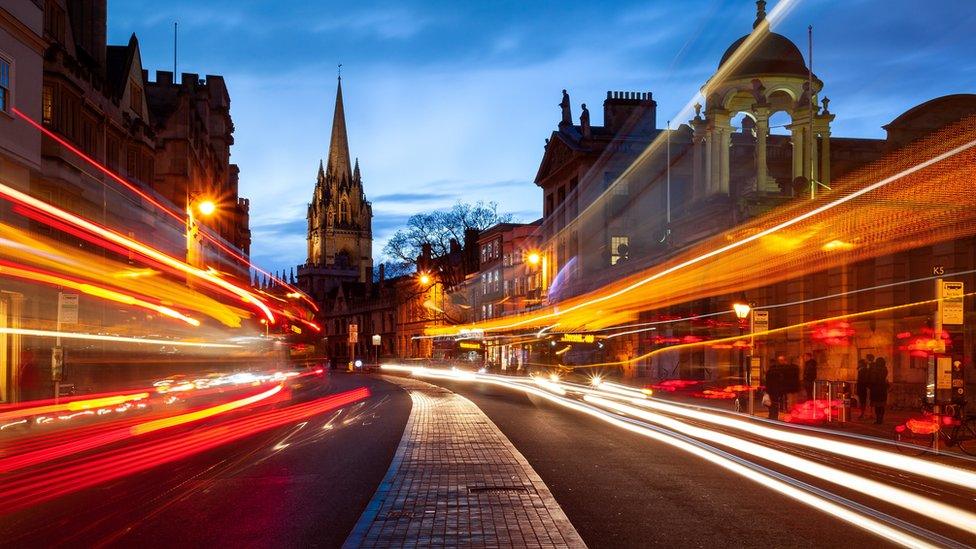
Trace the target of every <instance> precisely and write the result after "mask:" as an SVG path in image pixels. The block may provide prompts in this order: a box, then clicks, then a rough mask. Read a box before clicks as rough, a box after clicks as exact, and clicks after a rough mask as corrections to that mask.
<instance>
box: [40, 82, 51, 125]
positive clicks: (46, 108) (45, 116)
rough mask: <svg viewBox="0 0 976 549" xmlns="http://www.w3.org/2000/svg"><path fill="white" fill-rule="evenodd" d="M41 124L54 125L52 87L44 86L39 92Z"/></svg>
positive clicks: (49, 85)
mask: <svg viewBox="0 0 976 549" xmlns="http://www.w3.org/2000/svg"><path fill="white" fill-rule="evenodd" d="M41 122H43V123H44V124H45V125H47V126H50V125H51V124H53V123H54V86H52V85H51V84H44V88H43V89H42V90H41Z"/></svg>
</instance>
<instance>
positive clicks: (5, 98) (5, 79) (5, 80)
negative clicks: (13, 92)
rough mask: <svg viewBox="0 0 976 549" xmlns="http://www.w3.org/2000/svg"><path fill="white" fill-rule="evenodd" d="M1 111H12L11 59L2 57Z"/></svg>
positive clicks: (0, 73) (0, 61)
mask: <svg viewBox="0 0 976 549" xmlns="http://www.w3.org/2000/svg"><path fill="white" fill-rule="evenodd" d="M0 111H3V112H10V61H7V60H6V59H4V58H3V57H0Z"/></svg>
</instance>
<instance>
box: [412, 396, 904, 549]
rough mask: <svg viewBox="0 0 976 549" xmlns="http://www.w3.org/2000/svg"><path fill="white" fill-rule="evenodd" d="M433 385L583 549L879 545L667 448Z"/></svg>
mask: <svg viewBox="0 0 976 549" xmlns="http://www.w3.org/2000/svg"><path fill="white" fill-rule="evenodd" d="M430 381H431V382H432V383H436V384H437V385H440V386H443V387H445V388H447V389H450V390H451V391H454V392H457V393H458V394H460V395H463V396H465V397H467V398H468V399H470V400H471V401H472V402H474V403H475V404H477V405H478V407H479V408H480V409H481V410H482V411H483V412H484V413H485V415H487V416H488V418H489V419H490V420H491V421H492V422H493V423H494V424H495V425H497V426H498V428H499V429H500V430H501V431H502V433H504V435H505V436H506V437H507V438H508V439H509V440H510V441H511V442H512V444H514V445H515V447H517V448H518V449H519V451H520V452H521V453H522V455H524V456H525V458H526V459H527V460H528V462H529V464H531V466H532V468H533V469H535V471H536V472H538V474H539V476H540V477H541V478H542V480H543V481H544V482H545V483H546V486H548V487H549V490H550V491H551V492H552V494H553V496H554V497H555V498H556V501H558V502H559V504H560V506H561V507H562V509H563V511H564V512H565V513H566V516H567V517H568V518H569V520H570V522H571V523H572V524H573V526H574V527H575V528H576V530H577V531H578V532H579V534H580V536H581V537H582V538H583V541H584V542H585V543H586V545H587V546H588V547H591V548H600V547H607V548H617V547H659V546H660V547H763V548H768V547H847V546H857V547H883V546H885V544H884V543H883V542H882V541H881V540H879V539H878V538H875V537H873V536H872V535H870V534H868V533H867V532H866V531H864V530H861V529H859V528H855V527H853V526H850V525H847V524H845V523H841V522H838V521H837V520H834V519H832V518H830V517H828V516H827V515H824V514H821V513H818V512H816V511H814V510H811V509H810V507H807V506H805V505H803V504H800V503H798V502H796V501H794V500H792V499H790V498H788V497H785V496H782V495H779V494H777V493H774V492H771V491H770V490H768V489H766V488H764V487H762V486H761V485H759V484H755V483H752V482H749V481H745V480H743V479H742V478H741V477H738V476H735V475H732V474H730V473H728V472H727V471H725V470H724V469H721V468H718V467H715V466H714V465H713V464H710V463H707V462H705V461H703V460H699V459H696V458H693V457H690V456H689V455H688V454H687V453H684V452H682V451H680V450H678V449H675V448H673V447H671V446H669V445H665V444H662V443H660V442H656V441H653V440H650V439H648V438H646V437H643V436H640V435H637V434H634V433H630V432H627V431H622V430H619V429H614V428H611V427H608V426H607V424H606V423H604V422H601V421H599V420H596V419H593V418H591V417H590V416H586V415H584V414H581V413H577V412H573V411H568V410H566V409H565V408H561V407H557V406H555V405H553V404H550V403H549V402H548V401H545V400H543V399H540V398H538V397H534V396H530V395H526V394H524V393H521V392H515V391H511V390H508V389H504V388H500V387H495V386H489V385H485V384H468V383H463V382H456V381H449V380H445V379H433V380H430Z"/></svg>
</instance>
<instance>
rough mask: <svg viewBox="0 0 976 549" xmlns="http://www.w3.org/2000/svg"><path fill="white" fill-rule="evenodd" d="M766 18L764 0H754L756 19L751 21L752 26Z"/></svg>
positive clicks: (754, 26)
mask: <svg viewBox="0 0 976 549" xmlns="http://www.w3.org/2000/svg"><path fill="white" fill-rule="evenodd" d="M765 20H766V0H756V20H755V21H754V22H753V23H752V28H756V27H758V26H759V25H761V24H762V22H763V21H765Z"/></svg>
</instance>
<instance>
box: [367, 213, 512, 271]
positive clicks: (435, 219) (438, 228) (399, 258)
mask: <svg viewBox="0 0 976 549" xmlns="http://www.w3.org/2000/svg"><path fill="white" fill-rule="evenodd" d="M512 217H513V216H512V214H510V213H506V214H499V213H498V204H497V203H495V202H488V203H485V202H483V201H480V200H479V201H478V202H476V203H475V204H470V203H467V202H460V201H459V202H458V203H457V204H455V205H454V206H452V207H451V209H449V210H436V211H433V212H424V213H418V214H415V215H412V216H410V219H408V220H407V226H406V228H404V229H400V230H398V231H397V232H396V233H394V234H393V236H391V237H390V240H389V241H387V243H386V246H384V247H383V254H384V255H385V256H386V257H388V258H389V259H390V260H391V262H392V263H395V264H396V266H397V267H398V269H397V271H398V272H410V271H414V270H416V267H417V256H419V255H420V252H421V250H422V249H423V246H424V244H430V247H431V253H432V254H433V255H434V257H438V256H442V255H444V254H446V253H448V252H449V251H450V249H451V239H455V240H457V241H458V242H460V243H462V244H463V243H464V232H465V231H466V230H467V229H477V230H479V231H483V230H485V229H487V228H489V227H491V226H492V225H495V224H497V223H508V222H510V221H511V220H512ZM387 268H388V269H389V267H387Z"/></svg>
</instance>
